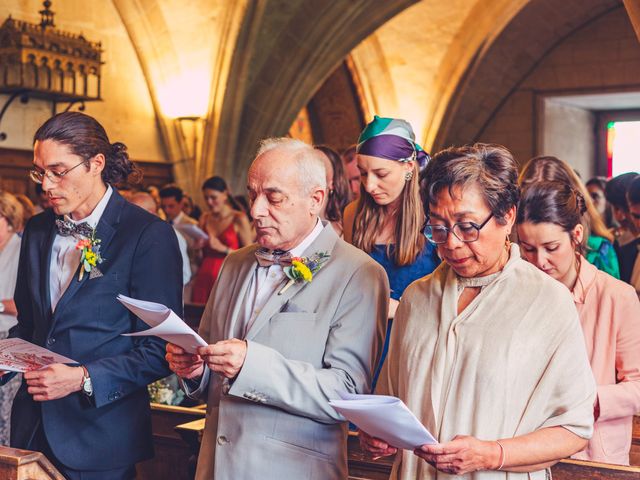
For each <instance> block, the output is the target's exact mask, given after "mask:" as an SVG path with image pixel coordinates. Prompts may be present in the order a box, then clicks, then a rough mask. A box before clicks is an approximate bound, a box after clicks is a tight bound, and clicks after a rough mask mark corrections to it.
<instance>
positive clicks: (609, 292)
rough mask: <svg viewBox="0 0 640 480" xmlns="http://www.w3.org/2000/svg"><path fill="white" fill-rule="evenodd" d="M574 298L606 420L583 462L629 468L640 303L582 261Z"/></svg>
mask: <svg viewBox="0 0 640 480" xmlns="http://www.w3.org/2000/svg"><path fill="white" fill-rule="evenodd" d="M580 261H581V265H580V275H579V278H578V282H577V283H576V286H575V288H574V292H573V298H574V301H575V303H576V308H577V309H578V313H579V315H580V322H581V323H582V330H583V333H584V338H585V341H586V344H587V353H588V355H589V360H590V362H591V369H592V370H593V375H594V377H595V379H596V383H597V385H598V400H599V402H600V417H599V418H598V420H597V421H596V424H595V429H594V432H593V438H592V439H591V440H590V441H589V445H588V446H587V448H586V449H585V450H583V451H582V452H579V453H577V454H576V455H574V458H578V459H581V460H593V461H597V462H604V463H616V464H621V465H629V449H630V448H631V429H632V427H633V415H635V414H637V413H640V302H639V301H638V297H637V295H636V292H635V290H634V289H633V287H631V286H630V285H628V284H626V283H624V282H621V281H620V280H616V279H615V278H613V277H612V276H610V275H609V274H607V273H604V272H602V271H600V270H598V269H597V268H596V267H594V266H593V265H591V264H590V263H589V262H587V261H586V260H585V259H584V258H582V257H581V258H580Z"/></svg>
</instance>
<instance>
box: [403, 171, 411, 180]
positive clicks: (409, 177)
mask: <svg viewBox="0 0 640 480" xmlns="http://www.w3.org/2000/svg"><path fill="white" fill-rule="evenodd" d="M412 178H413V170H409V171H408V172H406V173H405V174H404V180H405V182H408V181H409V180H411V179H412Z"/></svg>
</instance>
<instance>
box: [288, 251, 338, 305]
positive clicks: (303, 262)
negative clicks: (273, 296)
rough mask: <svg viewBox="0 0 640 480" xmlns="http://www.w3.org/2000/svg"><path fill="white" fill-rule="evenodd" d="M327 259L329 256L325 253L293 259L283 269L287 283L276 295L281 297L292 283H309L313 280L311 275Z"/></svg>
mask: <svg viewBox="0 0 640 480" xmlns="http://www.w3.org/2000/svg"><path fill="white" fill-rule="evenodd" d="M329 257H330V255H329V254H328V253H327V252H316V253H314V254H313V255H311V256H310V257H293V258H292V259H291V265H289V266H287V267H284V268H283V271H284V274H285V275H286V276H287V278H288V279H289V281H288V282H287V284H286V285H285V286H284V287H283V289H282V290H280V292H278V295H282V294H283V293H284V292H286V291H287V290H288V289H289V288H290V287H291V285H293V284H294V283H300V282H306V283H310V282H311V281H312V280H313V275H314V274H315V273H316V272H317V271H318V270H320V269H321V268H322V267H323V266H324V264H325V263H326V262H327V260H329Z"/></svg>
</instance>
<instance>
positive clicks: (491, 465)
mask: <svg viewBox="0 0 640 480" xmlns="http://www.w3.org/2000/svg"><path fill="white" fill-rule="evenodd" d="M414 453H415V454H416V455H417V456H419V457H420V458H422V459H423V460H424V461H426V462H428V463H429V464H430V465H432V466H433V467H434V468H436V469H437V470H440V471H441V472H444V473H448V474H452V475H464V474H466V473H469V472H476V471H478V470H498V469H499V468H500V467H501V462H502V461H503V458H504V457H503V455H504V454H503V453H502V448H501V447H500V445H499V444H498V443H497V442H489V441H484V440H478V439H477V438H475V437H471V436H468V435H457V436H456V437H454V438H453V440H451V441H450V442H447V443H440V444H436V445H423V446H422V447H420V448H416V449H415V450H414Z"/></svg>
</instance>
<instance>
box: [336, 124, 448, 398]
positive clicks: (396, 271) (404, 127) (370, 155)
mask: <svg viewBox="0 0 640 480" xmlns="http://www.w3.org/2000/svg"><path fill="white" fill-rule="evenodd" d="M428 158H429V156H428V155H427V153H426V152H424V151H423V150H422V148H421V147H420V145H418V144H417V143H416V142H415V135H414V133H413V129H412V128H411V125H409V123H408V122H406V121H404V120H399V119H393V118H381V117H378V116H377V115H376V116H375V117H374V119H373V121H372V122H371V123H369V124H368V125H367V127H366V128H365V129H364V131H363V132H362V134H361V135H360V138H359V139H358V145H357V147H356V161H357V163H358V169H359V171H360V179H361V184H360V197H359V198H358V200H356V201H354V202H352V203H351V204H349V205H348V206H347V207H346V209H345V213H344V238H345V240H346V241H347V242H349V243H351V244H353V245H354V246H356V247H358V248H359V249H360V250H363V251H365V252H367V253H368V254H369V255H371V257H373V259H374V260H376V261H377V262H378V263H379V264H380V265H382V267H383V268H384V269H385V271H386V272H387V276H388V278H389V285H390V288H391V300H390V302H389V319H393V317H394V314H395V311H396V308H397V307H398V301H399V300H400V297H401V296H402V294H403V293H404V290H405V288H407V287H408V286H409V284H410V283H411V282H413V281H414V280H417V279H418V278H421V277H424V276H425V275H428V274H429V273H431V272H432V271H433V270H434V269H435V268H436V267H437V266H438V264H439V263H440V260H439V259H438V257H437V254H436V249H435V248H434V246H433V245H431V244H430V243H429V242H427V241H426V239H425V238H424V236H423V235H422V232H421V230H422V226H423V224H424V210H423V206H422V202H421V199H420V191H419V187H418V181H419V179H418V172H419V170H420V168H421V167H424V166H425V165H426V163H427V160H428ZM391 325H392V321H391V320H390V321H389V324H388V326H387V340H385V346H384V347H383V353H382V358H381V363H380V365H382V363H383V362H384V358H385V356H386V352H387V346H388V338H389V335H390V332H391ZM378 374H379V367H378V368H377V369H376V372H375V374H374V386H375V379H377V377H378Z"/></svg>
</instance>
